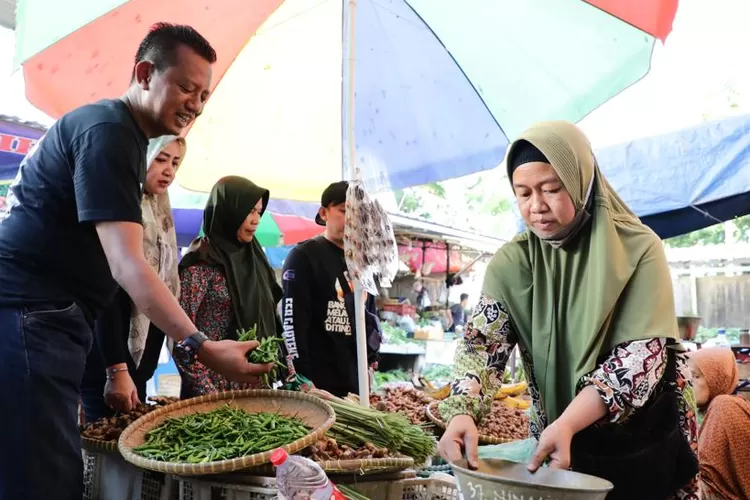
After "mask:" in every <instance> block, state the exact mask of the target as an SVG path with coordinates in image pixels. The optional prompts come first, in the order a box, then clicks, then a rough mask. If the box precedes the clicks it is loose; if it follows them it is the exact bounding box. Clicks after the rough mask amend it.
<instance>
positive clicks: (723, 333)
mask: <svg viewBox="0 0 750 500" xmlns="http://www.w3.org/2000/svg"><path fill="white" fill-rule="evenodd" d="M714 345H715V346H716V347H731V346H732V344H731V343H730V342H729V339H728V338H727V330H726V328H719V329H718V330H716V339H715V342H714Z"/></svg>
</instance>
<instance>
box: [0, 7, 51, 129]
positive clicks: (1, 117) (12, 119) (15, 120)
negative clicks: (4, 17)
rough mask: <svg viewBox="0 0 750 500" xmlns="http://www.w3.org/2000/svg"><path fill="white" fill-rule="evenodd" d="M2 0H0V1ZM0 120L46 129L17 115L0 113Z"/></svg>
mask: <svg viewBox="0 0 750 500" xmlns="http://www.w3.org/2000/svg"><path fill="white" fill-rule="evenodd" d="M2 1H4V0H0V2H2ZM0 121H3V122H7V123H16V124H18V125H24V126H26V127H29V128H35V129H37V130H41V131H42V132H44V131H46V130H47V127H46V126H44V125H42V124H41V123H38V122H32V121H29V120H23V119H21V118H18V117H17V116H8V115H0Z"/></svg>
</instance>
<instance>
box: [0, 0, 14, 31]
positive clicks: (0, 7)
mask: <svg viewBox="0 0 750 500" xmlns="http://www.w3.org/2000/svg"><path fill="white" fill-rule="evenodd" d="M0 26H2V27H3V28H8V29H16V0H0Z"/></svg>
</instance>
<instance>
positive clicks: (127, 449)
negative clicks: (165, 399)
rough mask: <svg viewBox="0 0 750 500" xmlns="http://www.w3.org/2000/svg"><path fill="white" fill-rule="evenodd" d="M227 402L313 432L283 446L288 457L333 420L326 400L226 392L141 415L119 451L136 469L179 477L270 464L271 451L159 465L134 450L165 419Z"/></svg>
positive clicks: (272, 393)
mask: <svg viewBox="0 0 750 500" xmlns="http://www.w3.org/2000/svg"><path fill="white" fill-rule="evenodd" d="M230 402H231V403H233V404H235V405H237V406H238V407H239V408H242V409H243V410H245V411H247V412H249V413H261V412H268V413H278V414H280V415H285V416H288V417H297V418H299V419H300V420H302V421H303V422H304V423H305V425H307V426H308V427H310V428H311V429H312V430H311V431H310V433H309V434H308V435H307V436H305V437H304V438H302V439H298V440H296V441H294V442H292V443H289V444H288V445H286V446H284V449H285V450H286V451H287V452H288V453H290V454H292V453H296V452H298V451H300V450H302V449H304V448H306V447H308V446H310V445H311V444H312V443H314V442H315V441H317V440H319V439H320V438H322V437H323V435H324V434H325V433H326V431H327V430H328V429H330V428H331V426H332V425H333V423H334V422H335V419H336V417H335V415H334V413H333V409H332V408H331V407H330V406H329V405H328V404H327V403H326V402H325V401H322V400H321V399H319V398H316V397H313V396H310V395H307V394H302V393H299V392H289V391H272V390H245V391H229V392H222V393H217V394H210V395H207V396H201V397H197V398H193V399H187V400H185V401H180V402H179V403H175V404H171V405H169V406H167V407H164V408H161V409H159V410H156V411H154V412H151V413H148V414H146V415H144V416H142V417H141V418H139V419H138V420H136V421H135V422H133V423H132V424H131V425H130V426H129V427H128V428H127V429H125V431H124V432H123V433H122V435H121V436H120V440H119V442H118V449H119V450H120V453H121V454H122V456H123V458H125V460H127V461H128V462H130V463H132V464H133V465H135V466H137V467H141V468H143V469H147V470H153V471H157V472H164V473H167V474H175V475H178V476H203V475H208V474H221V473H226V472H232V471H237V470H242V469H247V468H250V467H256V466H259V465H262V464H265V463H268V462H270V461H271V453H272V451H273V450H269V451H267V452H264V453H257V454H254V455H247V456H244V457H239V458H234V459H231V460H219V461H215V462H207V463H203V464H188V463H173V462H161V461H158V460H151V459H147V458H144V457H142V456H140V455H138V454H136V453H135V452H134V451H133V449H134V448H135V447H137V446H139V445H141V444H143V443H144V441H145V437H146V433H147V432H148V431H150V430H151V429H153V428H155V427H156V426H158V425H159V424H161V423H162V422H164V420H166V419H168V418H174V417H180V416H183V415H188V414H192V413H205V412H209V411H211V410H214V409H216V408H219V407H221V406H223V405H225V404H227V403H230Z"/></svg>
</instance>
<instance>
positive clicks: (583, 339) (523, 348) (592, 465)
mask: <svg viewBox="0 0 750 500" xmlns="http://www.w3.org/2000/svg"><path fill="white" fill-rule="evenodd" d="M507 168H508V177H509V179H510V180H511V184H512V187H513V190H514V193H515V195H516V199H517V201H518V206H519V209H520V212H521V215H522V216H523V218H524V220H525V222H526V227H527V229H526V231H525V232H524V233H522V234H520V235H519V236H517V237H516V238H515V239H514V240H513V241H511V242H509V243H507V244H506V245H504V246H503V247H502V248H501V249H500V250H499V251H498V252H497V254H495V256H494V257H493V259H492V261H491V263H490V265H489V267H488V269H487V274H486V276H485V279H484V285H483V290H482V296H481V298H480V300H479V303H478V305H477V306H476V309H475V310H474V313H473V316H472V319H471V321H470V323H469V324H468V325H467V327H466V335H465V343H464V346H463V347H462V348H459V350H458V351H457V353H456V362H455V366H454V375H453V377H454V381H453V384H452V396H451V397H450V398H449V399H447V400H446V401H444V402H443V403H442V404H441V414H442V415H443V417H444V418H445V419H446V420H447V421H449V426H448V429H447V430H446V432H445V435H444V436H443V438H442V440H441V442H440V451H441V453H442V455H443V456H444V457H445V458H447V459H449V460H455V459H457V458H460V456H461V448H465V449H466V452H467V456H468V459H469V463H470V464H473V465H476V463H477V428H476V424H475V422H476V421H477V420H479V419H481V418H482V417H483V416H485V415H486V414H487V413H488V412H489V411H490V410H491V407H492V401H493V396H494V395H495V394H496V392H497V390H498V388H499V387H500V386H501V384H502V378H503V373H504V370H505V365H506V363H507V361H508V359H509V357H510V354H511V352H512V351H513V349H515V347H516V345H517V346H518V347H519V349H520V352H521V355H522V359H523V362H524V366H525V373H526V375H527V379H528V383H529V392H530V394H531V397H532V400H533V409H532V412H531V429H530V430H531V433H532V435H533V436H534V437H536V438H537V439H539V444H538V446H537V450H536V453H535V454H534V457H533V458H532V461H531V463H530V464H529V469H530V470H532V471H535V470H536V469H537V468H538V467H539V466H540V465H541V464H542V463H543V462H544V461H546V460H549V464H550V466H551V467H556V468H563V469H567V468H569V467H572V468H573V469H574V470H578V471H580V472H586V473H590V474H593V475H597V476H600V477H604V478H606V479H609V480H610V481H612V483H614V485H615V490H614V491H613V492H612V493H611V494H610V496H608V497H607V498H608V500H609V499H610V498H611V499H619V498H639V499H652V498H653V499H654V500H663V499H665V498H670V497H674V496H676V497H677V498H681V499H686V498H690V499H691V498H697V496H696V495H697V482H696V481H695V476H696V474H697V471H698V469H697V461H696V458H695V448H696V444H697V440H696V438H697V433H696V421H695V403H694V397H693V393H692V387H691V384H690V379H689V370H688V368H687V365H686V361H685V358H684V355H683V354H682V353H681V352H680V346H679V344H678V342H677V339H678V330H677V320H676V317H675V312H674V311H675V309H674V302H673V300H674V299H673V295H672V287H671V279H670V273H669V268H668V266H667V261H666V257H665V255H664V250H663V248H662V244H661V241H660V240H659V238H658V237H657V236H656V235H655V234H654V233H653V232H652V231H651V230H650V229H649V228H647V227H646V226H645V225H643V224H642V223H641V222H640V221H639V220H638V218H637V217H636V216H635V215H634V214H633V213H632V212H631V211H630V210H629V209H628V207H627V206H626V205H625V203H624V202H623V201H622V200H621V199H620V198H619V197H618V196H617V194H616V193H615V192H614V191H613V190H612V188H611V187H610V185H609V183H607V181H606V179H605V178H604V177H603V176H602V173H601V172H600V171H599V168H598V165H597V163H596V159H595V157H594V154H593V152H592V149H591V145H590V144H589V141H588V139H587V138H586V136H585V135H584V134H583V133H582V132H581V131H580V130H579V129H578V128H577V127H576V126H574V125H572V124H570V123H567V122H544V123H539V124H537V125H535V126H534V127H532V128H531V129H529V130H527V131H526V132H524V133H523V134H522V135H521V137H520V138H519V139H518V140H516V141H515V142H514V143H513V144H512V145H511V147H510V149H509V152H508V158H507Z"/></svg>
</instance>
